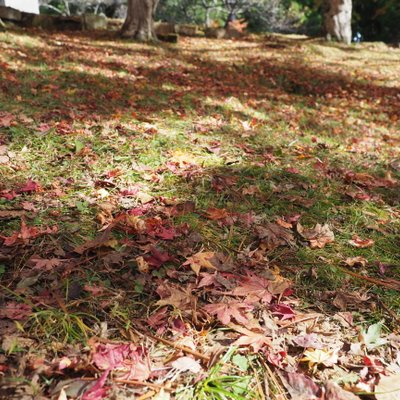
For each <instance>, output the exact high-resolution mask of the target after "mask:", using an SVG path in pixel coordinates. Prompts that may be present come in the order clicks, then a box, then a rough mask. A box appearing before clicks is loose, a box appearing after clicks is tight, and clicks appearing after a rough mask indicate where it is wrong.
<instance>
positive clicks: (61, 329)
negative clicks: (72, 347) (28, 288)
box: [28, 308, 99, 344]
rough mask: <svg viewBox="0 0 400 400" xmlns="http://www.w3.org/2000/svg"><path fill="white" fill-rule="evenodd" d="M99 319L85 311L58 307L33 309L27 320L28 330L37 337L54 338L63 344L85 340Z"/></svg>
mask: <svg viewBox="0 0 400 400" xmlns="http://www.w3.org/2000/svg"><path fill="white" fill-rule="evenodd" d="M96 322H97V323H99V320H98V319H97V318H96V317H95V316H94V315H91V314H88V313H85V312H68V311H65V310H62V309H58V308H48V309H46V310H39V311H35V312H34V313H33V314H32V315H31V316H30V317H29V320H28V324H29V332H30V334H31V335H32V336H34V337H36V338H38V339H43V338H44V339H46V340H56V341H59V342H61V343H63V344H67V343H73V342H76V341H78V342H83V343H84V342H86V340H87V339H88V337H89V336H90V335H91V334H93V329H92V328H91V327H90V326H93V324H94V323H96Z"/></svg>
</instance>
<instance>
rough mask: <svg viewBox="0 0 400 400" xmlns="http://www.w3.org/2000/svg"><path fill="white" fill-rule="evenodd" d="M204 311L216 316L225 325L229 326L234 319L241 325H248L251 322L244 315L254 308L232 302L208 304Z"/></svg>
mask: <svg viewBox="0 0 400 400" xmlns="http://www.w3.org/2000/svg"><path fill="white" fill-rule="evenodd" d="M203 309H204V310H205V311H207V312H208V313H210V314H211V315H216V316H217V318H218V319H219V320H220V321H221V322H222V323H223V324H224V325H228V324H229V323H230V322H231V319H232V318H233V319H235V320H236V321H237V322H239V323H241V324H247V323H248V322H249V320H248V319H247V317H246V316H245V314H244V313H245V312H246V311H251V310H252V309H253V307H252V306H250V305H249V304H244V303H239V302H233V301H232V302H226V303H214V304H207V305H205V306H204V307H203Z"/></svg>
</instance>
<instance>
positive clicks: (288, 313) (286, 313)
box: [271, 304, 296, 321]
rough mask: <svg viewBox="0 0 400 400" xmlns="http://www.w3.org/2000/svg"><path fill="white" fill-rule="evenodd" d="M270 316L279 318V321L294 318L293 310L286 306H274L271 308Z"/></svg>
mask: <svg viewBox="0 0 400 400" xmlns="http://www.w3.org/2000/svg"><path fill="white" fill-rule="evenodd" d="M271 311H272V315H278V316H279V317H281V318H280V319H281V321H285V320H286V319H292V318H294V317H295V316H296V314H295V313H294V310H293V309H292V308H291V307H290V306H288V305H287V304H274V305H272V306H271Z"/></svg>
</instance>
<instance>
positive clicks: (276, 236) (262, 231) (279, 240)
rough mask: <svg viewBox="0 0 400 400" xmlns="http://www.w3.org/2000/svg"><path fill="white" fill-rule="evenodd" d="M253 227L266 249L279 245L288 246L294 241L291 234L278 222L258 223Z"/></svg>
mask: <svg viewBox="0 0 400 400" xmlns="http://www.w3.org/2000/svg"><path fill="white" fill-rule="evenodd" d="M254 229H255V231H256V233H257V236H258V238H259V239H261V241H262V243H263V244H264V245H265V246H266V247H267V249H268V250H273V249H275V248H277V247H279V246H288V245H291V244H293V242H294V237H293V234H292V233H291V232H290V231H289V230H288V229H286V228H284V227H282V226H280V225H278V224H274V223H268V224H266V225H265V226H262V225H258V226H256V227H255V228H254Z"/></svg>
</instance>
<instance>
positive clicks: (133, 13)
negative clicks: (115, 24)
mask: <svg viewBox="0 0 400 400" xmlns="http://www.w3.org/2000/svg"><path fill="white" fill-rule="evenodd" d="M157 5H158V0H128V11H127V15H126V19H125V22H124V25H123V26H122V30H121V35H122V37H125V38H133V39H138V40H142V41H149V40H153V39H156V38H157V36H156V34H155V32H154V21H153V17H154V14H155V11H156V9H157Z"/></svg>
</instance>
